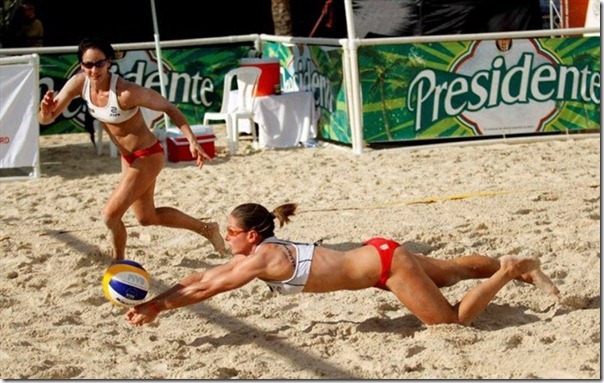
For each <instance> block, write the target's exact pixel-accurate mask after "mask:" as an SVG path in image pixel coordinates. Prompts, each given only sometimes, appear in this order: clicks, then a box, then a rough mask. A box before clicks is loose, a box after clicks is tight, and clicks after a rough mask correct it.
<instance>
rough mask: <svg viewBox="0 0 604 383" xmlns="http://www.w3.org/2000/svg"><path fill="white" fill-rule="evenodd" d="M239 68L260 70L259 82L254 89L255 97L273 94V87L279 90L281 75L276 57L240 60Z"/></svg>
mask: <svg viewBox="0 0 604 383" xmlns="http://www.w3.org/2000/svg"><path fill="white" fill-rule="evenodd" d="M241 66H255V67H258V68H260V69H261V70H262V73H260V81H259V82H258V87H257V88H256V94H255V95H256V96H268V95H270V94H275V86H277V87H278V88H279V89H281V73H280V65H279V59H278V58H277V57H267V58H261V59H259V58H242V59H241Z"/></svg>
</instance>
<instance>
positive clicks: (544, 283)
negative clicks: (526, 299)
mask: <svg viewBox="0 0 604 383" xmlns="http://www.w3.org/2000/svg"><path fill="white" fill-rule="evenodd" d="M518 279H519V280H521V281H523V282H527V283H531V284H533V285H534V286H535V287H536V288H538V289H539V290H541V291H543V292H545V293H547V294H550V295H554V296H556V297H560V290H558V288H557V287H556V285H554V282H552V280H551V279H550V278H549V277H548V276H547V275H545V273H544V272H543V271H541V269H536V270H533V271H531V272H529V273H526V274H522V275H521V276H520V277H519V278H518Z"/></svg>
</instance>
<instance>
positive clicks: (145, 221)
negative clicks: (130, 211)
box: [136, 215, 157, 226]
mask: <svg viewBox="0 0 604 383" xmlns="http://www.w3.org/2000/svg"><path fill="white" fill-rule="evenodd" d="M136 220H137V221H138V223H139V224H140V225H141V226H152V225H156V224H157V220H156V219H155V217H151V216H149V215H142V216H137V217H136Z"/></svg>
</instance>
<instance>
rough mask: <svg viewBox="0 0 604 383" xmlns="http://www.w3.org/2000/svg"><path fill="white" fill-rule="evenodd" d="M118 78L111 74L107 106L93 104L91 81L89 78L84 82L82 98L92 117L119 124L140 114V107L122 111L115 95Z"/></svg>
mask: <svg viewBox="0 0 604 383" xmlns="http://www.w3.org/2000/svg"><path fill="white" fill-rule="evenodd" d="M117 79H118V76H117V75H115V74H113V73H111V83H110V85H109V100H108V101H107V105H106V106H96V105H94V104H93V103H92V100H91V98H90V81H89V80H88V77H86V80H85V81H84V90H83V91H82V98H83V99H84V100H85V101H86V105H88V112H90V115H91V116H92V117H94V118H96V119H97V120H99V121H101V122H106V123H109V124H119V123H120V122H124V121H126V120H129V119H130V118H132V116H134V115H135V114H136V112H138V106H137V107H135V108H132V109H128V110H122V108H120V104H119V103H118V102H117V94H116V93H115V87H116V84H117Z"/></svg>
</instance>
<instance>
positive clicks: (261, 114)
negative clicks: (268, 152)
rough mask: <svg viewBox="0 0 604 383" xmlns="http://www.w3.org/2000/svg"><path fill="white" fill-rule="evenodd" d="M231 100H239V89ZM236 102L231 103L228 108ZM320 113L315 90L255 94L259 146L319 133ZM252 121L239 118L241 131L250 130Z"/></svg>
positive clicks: (295, 142) (278, 145) (282, 144)
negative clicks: (258, 95) (316, 104)
mask: <svg viewBox="0 0 604 383" xmlns="http://www.w3.org/2000/svg"><path fill="white" fill-rule="evenodd" d="M231 92H233V94H232V97H230V98H229V99H230V100H237V97H236V93H235V92H237V91H236V90H233V91H231ZM231 107H233V108H234V107H235V105H229V109H230V108H231ZM317 120H318V113H317V112H316V108H315V98H314V95H313V92H307V91H305V92H286V93H282V94H280V95H276V94H273V95H269V96H261V97H256V99H255V102H254V121H255V122H256V123H257V124H258V128H259V129H258V146H259V147H260V148H288V147H293V146H297V145H298V144H300V143H302V144H303V145H304V144H306V143H308V142H309V140H312V139H315V138H316V137H317ZM250 129H251V128H250V126H249V124H246V123H245V121H243V120H242V121H240V122H239V132H246V133H249V132H251V130H250Z"/></svg>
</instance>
